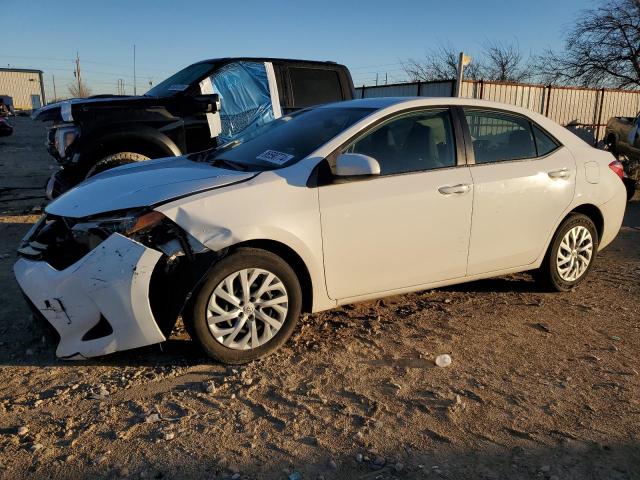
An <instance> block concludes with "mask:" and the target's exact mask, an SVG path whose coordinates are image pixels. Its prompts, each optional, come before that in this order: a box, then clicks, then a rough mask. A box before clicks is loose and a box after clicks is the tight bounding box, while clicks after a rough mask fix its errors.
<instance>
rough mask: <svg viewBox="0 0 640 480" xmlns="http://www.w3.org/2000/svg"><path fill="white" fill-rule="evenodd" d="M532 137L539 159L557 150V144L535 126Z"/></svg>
mask: <svg viewBox="0 0 640 480" xmlns="http://www.w3.org/2000/svg"><path fill="white" fill-rule="evenodd" d="M533 137H534V138H535V140H536V149H537V150H538V156H539V157H542V156H544V155H546V154H548V153H551V152H553V151H554V150H555V149H556V148H558V143H557V142H556V141H555V140H554V139H553V138H551V137H550V136H549V135H547V134H546V133H545V132H544V131H543V130H542V129H541V128H540V127H538V126H537V125H533Z"/></svg>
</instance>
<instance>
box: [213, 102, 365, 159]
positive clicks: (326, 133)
mask: <svg viewBox="0 0 640 480" xmlns="http://www.w3.org/2000/svg"><path fill="white" fill-rule="evenodd" d="M373 111H375V109H372V108H313V109H309V110H303V111H300V112H296V113H294V114H292V115H287V116H284V117H282V118H279V119H278V120H275V121H273V122H270V123H269V124H267V125H265V126H264V127H263V128H261V129H259V130H257V131H255V132H252V133H253V134H252V135H250V136H249V138H243V139H242V140H241V141H240V142H232V143H231V144H230V145H228V146H226V147H225V146H222V147H221V148H219V149H217V150H214V151H213V152H212V155H211V156H210V157H209V158H208V159H207V160H208V161H213V162H216V161H218V162H227V163H229V164H236V165H241V166H245V169H246V170H273V169H276V168H282V167H284V166H288V165H292V164H294V163H296V162H298V161H300V160H302V159H303V158H304V157H306V156H307V155H309V154H310V153H312V152H313V151H314V150H316V149H317V148H318V147H320V146H321V145H323V144H325V143H327V142H328V141H329V140H331V139H332V138H333V137H335V136H336V135H338V134H339V133H340V132H342V131H344V130H346V129H347V128H349V127H350V126H351V125H353V124H354V123H356V122H357V121H358V120H360V119H362V118H364V117H366V116H367V115H369V114H370V113H371V112H373Z"/></svg>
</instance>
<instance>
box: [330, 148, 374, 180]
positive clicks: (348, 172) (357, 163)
mask: <svg viewBox="0 0 640 480" xmlns="http://www.w3.org/2000/svg"><path fill="white" fill-rule="evenodd" d="M364 175H380V164H379V163H378V161H377V160H376V159H375V158H373V157H370V156H368V155H363V154H361V153H342V154H340V155H338V158H337V159H336V176H338V177H354V176H364Z"/></svg>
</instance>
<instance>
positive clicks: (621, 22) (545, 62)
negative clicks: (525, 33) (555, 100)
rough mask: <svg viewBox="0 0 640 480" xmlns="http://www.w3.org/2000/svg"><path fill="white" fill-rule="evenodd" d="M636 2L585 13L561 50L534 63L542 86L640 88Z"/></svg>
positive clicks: (622, 0) (619, 1)
mask: <svg viewBox="0 0 640 480" xmlns="http://www.w3.org/2000/svg"><path fill="white" fill-rule="evenodd" d="M639 56H640V0H608V1H606V2H604V3H603V4H602V5H601V6H599V7H597V8H595V9H591V10H585V11H584V12H583V13H582V15H581V17H580V18H579V19H578V21H577V22H576V24H575V26H574V27H573V28H572V29H571V30H570V31H569V32H568V34H567V36H566V38H565V50H564V51H562V52H554V51H551V50H548V51H547V52H546V53H544V54H543V55H541V56H539V57H538V58H537V60H536V69H537V70H538V72H539V75H540V77H541V79H542V80H543V81H544V82H546V83H556V82H558V83H565V84H566V83H574V84H575V83H578V84H580V85H582V86H589V87H617V88H632V87H633V88H637V87H638V86H640V58H639Z"/></svg>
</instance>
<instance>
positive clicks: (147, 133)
mask: <svg viewBox="0 0 640 480" xmlns="http://www.w3.org/2000/svg"><path fill="white" fill-rule="evenodd" d="M79 150H80V152H79V158H78V163H83V162H87V161H89V162H95V161H96V160H97V159H100V158H103V157H105V156H107V155H110V154H112V153H117V152H122V151H133V152H135V153H140V154H143V155H147V156H148V157H150V158H161V157H174V156H179V155H182V151H181V150H180V148H179V147H178V145H177V144H176V142H174V141H173V140H172V139H171V138H170V137H169V136H168V135H166V134H165V133H163V132H160V131H158V130H156V129H154V128H151V127H147V126H141V125H132V126H128V127H127V128H119V129H118V130H116V131H108V132H105V131H104V130H102V131H101V132H96V133H92V134H89V135H88V136H87V137H86V138H84V139H83V142H82V146H81V147H80V148H79Z"/></svg>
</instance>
